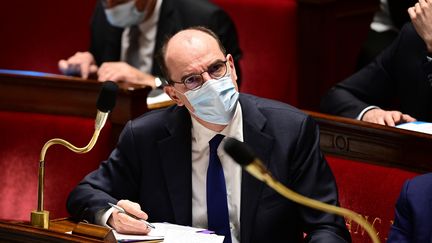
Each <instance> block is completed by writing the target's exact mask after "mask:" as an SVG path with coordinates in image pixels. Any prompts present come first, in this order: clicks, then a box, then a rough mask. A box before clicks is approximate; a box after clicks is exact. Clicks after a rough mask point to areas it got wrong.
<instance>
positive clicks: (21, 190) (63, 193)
mask: <svg viewBox="0 0 432 243" xmlns="http://www.w3.org/2000/svg"><path fill="white" fill-rule="evenodd" d="M93 131H94V119H91V118H79V117H72V116H55V115H45V114H33V113H20V112H4V111H0V134H1V139H0V166H1V167H0V168H1V169H0V178H2V180H1V181H2V183H3V185H2V186H1V187H0V195H2V197H0V219H13V220H26V221H27V220H30V212H31V211H32V210H35V209H36V208H37V185H38V182H37V181H38V180H37V179H38V166H39V156H40V151H41V149H42V146H43V145H44V144H45V142H47V141H48V140H49V139H52V138H56V137H57V138H63V139H65V140H67V141H69V142H71V143H72V144H73V145H75V146H78V147H83V146H85V145H87V143H88V142H89V141H90V138H91V136H92V134H93ZM110 134H111V128H110V125H109V124H108V125H107V127H104V128H103V130H102V132H101V135H100V138H99V140H98V142H97V143H96V145H95V147H94V148H93V150H91V151H90V152H89V153H87V154H76V153H74V152H72V151H70V150H68V149H66V148H65V147H63V146H60V145H53V146H51V147H50V148H49V149H48V151H47V153H46V157H45V193H44V194H45V206H44V209H45V210H48V211H50V218H51V219H53V218H59V217H66V216H68V214H67V212H66V199H67V196H68V194H69V192H70V191H71V190H72V188H73V187H75V185H76V184H77V183H78V182H79V181H80V180H81V179H82V178H83V177H84V176H85V175H86V174H87V173H89V172H90V171H92V170H94V169H96V168H97V167H98V165H99V163H100V161H102V160H103V159H104V158H106V157H107V156H108V154H109V151H110V150H111V145H110V141H109V139H110Z"/></svg>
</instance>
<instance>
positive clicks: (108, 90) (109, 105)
mask: <svg viewBox="0 0 432 243" xmlns="http://www.w3.org/2000/svg"><path fill="white" fill-rule="evenodd" d="M117 90H118V86H117V84H116V83H114V82H113V81H106V82H104V83H103V84H102V90H101V92H100V93H99V97H98V99H97V103H96V107H97V109H98V110H99V111H102V112H109V111H111V110H112V109H113V108H114V106H115V103H116V96H117Z"/></svg>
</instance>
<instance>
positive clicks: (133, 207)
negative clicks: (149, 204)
mask: <svg viewBox="0 0 432 243" xmlns="http://www.w3.org/2000/svg"><path fill="white" fill-rule="evenodd" d="M117 205H118V206H120V207H122V208H123V209H124V210H125V211H126V212H128V213H130V214H133V215H135V216H137V217H138V218H141V219H144V220H147V218H148V216H147V214H146V213H144V212H143V211H141V207H140V205H139V204H138V203H134V202H131V201H129V200H120V201H118V203H117ZM108 224H109V225H110V226H111V227H112V228H114V229H115V230H116V231H117V232H119V233H122V234H144V235H145V234H148V233H149V232H150V228H149V227H148V226H147V224H146V223H144V222H143V221H141V220H136V219H134V218H132V217H130V216H128V215H126V214H124V213H120V212H119V211H118V210H117V209H114V212H113V213H112V214H111V216H110V217H109V219H108Z"/></svg>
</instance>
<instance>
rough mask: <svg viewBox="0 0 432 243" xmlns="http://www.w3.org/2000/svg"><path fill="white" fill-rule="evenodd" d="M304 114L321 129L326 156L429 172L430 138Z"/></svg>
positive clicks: (385, 127) (319, 114) (430, 169)
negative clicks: (309, 116)
mask: <svg viewBox="0 0 432 243" xmlns="http://www.w3.org/2000/svg"><path fill="white" fill-rule="evenodd" d="M306 112H307V113H308V114H310V115H311V116H312V117H313V118H314V119H315V120H316V121H317V123H318V125H319V127H320V136H321V141H320V146H321V149H322V151H323V152H324V153H325V154H331V155H336V156H340V157H344V158H349V159H354V160H360V161H365V162H369V163H375V164H381V165H385V166H390V167H399V168H402V169H406V170H410V171H416V172H430V171H432V159H431V156H430V150H429V149H431V148H432V135H429V134H424V133H418V132H413V131H408V130H404V129H399V128H393V127H387V126H382V125H377V124H372V123H368V122H362V121H357V120H354V119H348V118H343V117H337V116H331V115H326V114H321V113H317V112H312V111H306Z"/></svg>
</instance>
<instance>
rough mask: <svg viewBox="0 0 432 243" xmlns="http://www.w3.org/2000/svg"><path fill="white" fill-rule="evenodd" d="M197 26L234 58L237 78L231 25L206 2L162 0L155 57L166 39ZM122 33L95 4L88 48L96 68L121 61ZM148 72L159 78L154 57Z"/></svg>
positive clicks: (237, 51)
mask: <svg viewBox="0 0 432 243" xmlns="http://www.w3.org/2000/svg"><path fill="white" fill-rule="evenodd" d="M197 25H200V26H205V27H208V28H210V29H211V30H213V31H214V32H215V33H216V34H217V35H218V36H219V38H220V39H221V42H222V44H223V46H224V47H225V48H226V50H227V52H228V53H230V54H231V55H232V56H233V57H234V61H235V66H236V71H237V75H240V73H241V72H240V65H238V61H239V59H240V57H241V50H240V47H239V44H238V39H237V31H236V29H235V26H234V23H233V22H232V20H231V19H230V17H229V16H228V15H227V14H226V13H225V12H224V11H223V10H222V9H221V8H219V7H217V6H216V5H214V4H213V3H210V2H209V1H207V0H163V2H162V6H161V13H160V17H159V22H158V30H157V35H156V46H155V55H156V54H157V50H159V49H160V47H161V45H162V44H163V41H164V40H165V38H166V37H167V36H171V35H173V34H175V33H176V32H178V31H179V30H182V29H185V28H188V27H191V26H197ZM122 33H123V29H122V28H117V27H114V26H112V25H111V24H110V23H109V22H108V20H107V18H106V15H105V11H104V8H103V6H102V3H101V1H98V2H97V5H96V9H95V12H94V14H93V18H92V24H91V46H90V52H91V53H92V54H93V56H94V57H95V59H96V63H97V64H98V65H100V64H102V63H103V62H107V61H119V60H120V51H121V36H122ZM151 73H152V74H153V75H161V72H160V69H159V65H158V64H157V61H156V58H155V57H154V58H153V67H152V72H151ZM239 77H240V76H239Z"/></svg>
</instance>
